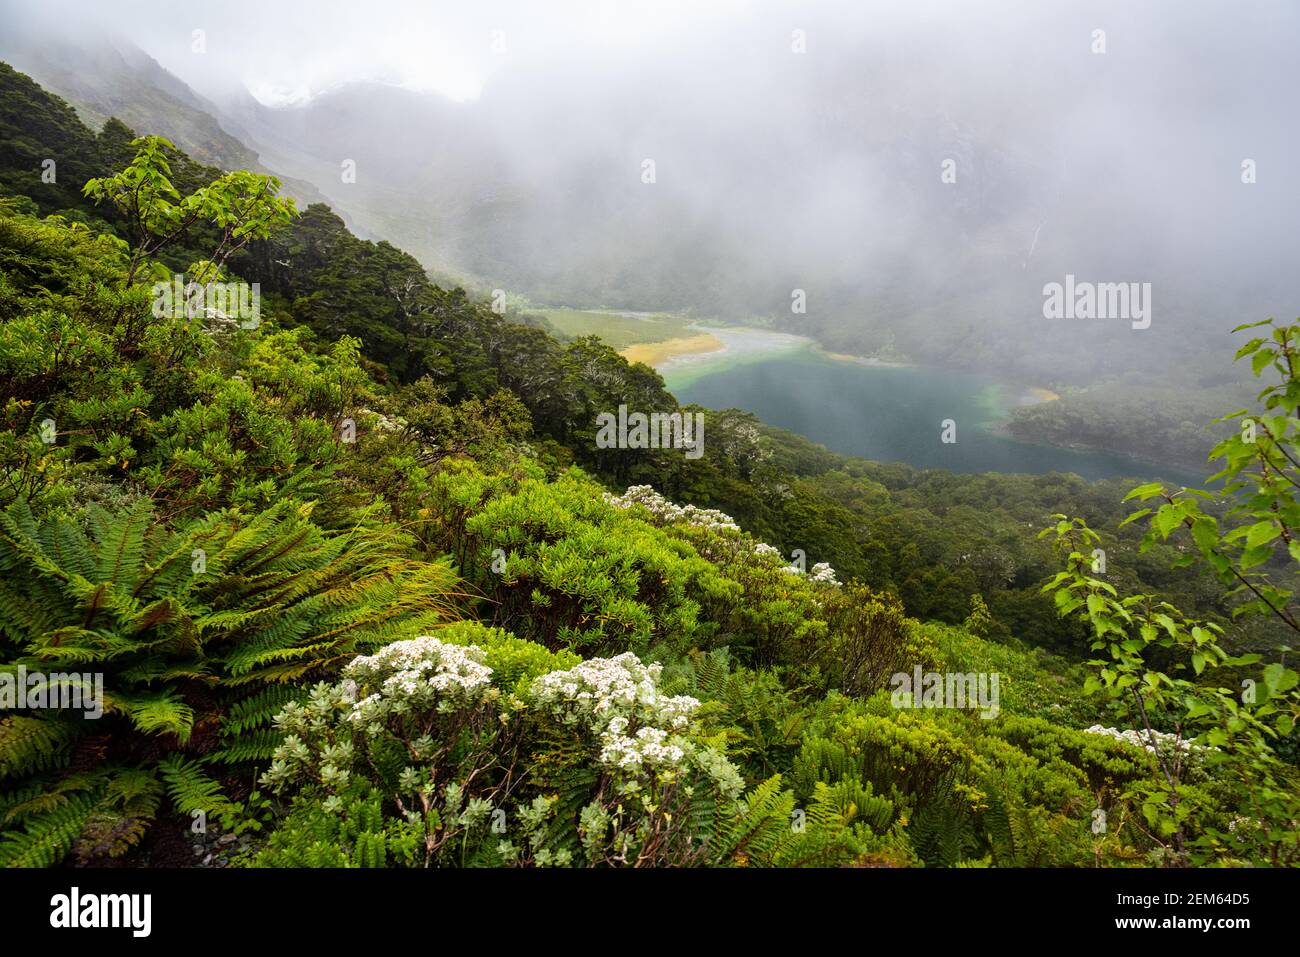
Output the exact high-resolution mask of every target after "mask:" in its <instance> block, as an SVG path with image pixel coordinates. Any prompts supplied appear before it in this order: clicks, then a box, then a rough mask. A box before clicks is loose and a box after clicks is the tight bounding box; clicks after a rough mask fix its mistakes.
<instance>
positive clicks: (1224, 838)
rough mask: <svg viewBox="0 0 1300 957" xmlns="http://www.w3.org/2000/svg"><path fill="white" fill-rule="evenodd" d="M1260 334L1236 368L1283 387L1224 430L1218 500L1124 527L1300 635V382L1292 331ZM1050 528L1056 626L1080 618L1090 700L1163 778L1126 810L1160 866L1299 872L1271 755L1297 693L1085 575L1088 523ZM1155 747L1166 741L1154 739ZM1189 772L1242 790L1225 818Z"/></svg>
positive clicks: (1291, 721) (1145, 512)
mask: <svg viewBox="0 0 1300 957" xmlns="http://www.w3.org/2000/svg"><path fill="white" fill-rule="evenodd" d="M1261 326H1267V327H1269V328H1271V329H1272V333H1271V335H1270V336H1269V337H1267V338H1265V337H1256V338H1254V339H1251V340H1250V341H1249V342H1247V343H1246V344H1245V345H1244V346H1242V348H1241V349H1240V350H1238V353H1237V357H1238V358H1245V357H1247V356H1250V357H1251V362H1252V369H1253V371H1254V373H1255V375H1256V376H1259V375H1260V374H1261V373H1263V372H1264V371H1265V370H1271V371H1273V372H1275V373H1277V374H1278V376H1279V378H1280V382H1278V383H1273V384H1270V385H1268V386H1266V387H1265V389H1264V390H1263V391H1262V392H1261V393H1260V395H1259V398H1260V400H1261V401H1262V402H1263V405H1264V410H1265V411H1264V412H1263V413H1260V414H1254V415H1252V414H1251V413H1249V412H1248V411H1246V410H1243V411H1241V412H1237V413H1234V414H1232V415H1230V416H1227V417H1226V419H1225V420H1240V424H1241V429H1240V434H1238V435H1234V436H1232V437H1230V438H1228V439H1225V440H1224V441H1223V442H1221V443H1219V445H1217V446H1216V447H1215V449H1214V452H1213V453H1212V458H1214V459H1218V460H1221V461H1222V463H1223V468H1222V469H1221V470H1220V471H1219V472H1218V473H1217V474H1216V475H1215V476H1212V477H1211V480H1212V481H1213V480H1223V482H1224V485H1223V486H1222V488H1220V489H1217V490H1215V491H1206V490H1204V489H1189V488H1182V489H1179V490H1176V491H1175V490H1170V489H1166V488H1165V487H1164V486H1162V485H1161V484H1159V483H1153V484H1150V485H1143V486H1140V487H1138V488H1135V489H1133V490H1132V491H1131V492H1130V493H1129V495H1128V496H1127V499H1126V500H1128V499H1137V500H1139V501H1143V502H1146V501H1152V502H1158V503H1160V504H1159V505H1158V506H1157V507H1154V508H1152V507H1146V508H1142V509H1140V510H1139V511H1137V512H1134V513H1133V514H1132V515H1130V516H1129V517H1128V518H1127V519H1125V523H1126V524H1127V523H1132V522H1143V523H1145V524H1146V526H1147V533H1146V535H1145V537H1144V539H1143V548H1144V549H1148V548H1151V547H1153V546H1154V545H1155V544H1156V543H1158V542H1163V541H1165V540H1167V539H1169V538H1170V537H1171V536H1173V535H1175V534H1180V535H1183V536H1186V538H1187V539H1189V540H1190V541H1189V545H1188V548H1187V554H1185V555H1184V556H1183V558H1180V559H1179V561H1178V563H1177V564H1179V565H1180V566H1183V565H1189V564H1192V563H1194V562H1196V561H1198V560H1200V561H1203V562H1205V563H1206V564H1207V565H1209V567H1210V568H1211V569H1212V570H1213V571H1214V573H1215V574H1216V575H1217V576H1218V577H1219V579H1220V581H1221V582H1222V583H1223V584H1224V585H1225V586H1227V587H1228V588H1229V591H1228V593H1227V597H1228V599H1229V600H1231V601H1233V602H1234V604H1235V608H1234V615H1236V616H1238V617H1243V616H1244V617H1249V616H1269V617H1272V618H1274V619H1276V620H1279V621H1281V622H1282V623H1283V624H1284V625H1286V627H1287V628H1288V629H1290V630H1292V631H1300V625H1298V624H1297V622H1296V620H1295V617H1294V615H1293V613H1292V610H1291V600H1292V594H1293V588H1292V587H1291V586H1290V584H1289V580H1291V579H1293V577H1294V575H1295V574H1296V567H1295V565H1294V563H1297V562H1300V547H1297V546H1294V545H1292V546H1288V547H1286V548H1284V547H1283V546H1286V545H1287V543H1288V542H1290V541H1291V538H1292V528H1293V527H1295V525H1296V523H1297V522H1300V503H1297V500H1296V498H1295V495H1294V490H1295V487H1296V479H1297V477H1300V467H1297V465H1296V459H1295V446H1296V430H1297V427H1298V426H1300V420H1297V419H1296V418H1295V413H1296V409H1297V406H1300V379H1297V373H1296V370H1295V367H1294V362H1293V358H1292V357H1293V353H1294V350H1295V344H1296V341H1297V337H1298V336H1300V327H1296V326H1286V327H1276V326H1274V325H1273V323H1272V321H1271V320H1267V321H1265V322H1261V323H1254V324H1252V325H1249V326H1241V327H1239V329H1247V328H1258V327H1261ZM1255 469H1258V471H1257V472H1256V471H1254V470H1255ZM1055 518H1056V524H1055V525H1054V526H1053V527H1051V528H1048V529H1045V530H1044V532H1043V535H1044V536H1051V537H1052V538H1053V539H1054V545H1055V547H1056V548H1057V550H1058V551H1059V552H1060V553H1061V555H1062V556H1063V557H1064V562H1065V570H1064V571H1062V572H1060V573H1058V574H1057V575H1056V576H1055V577H1054V578H1052V579H1051V580H1050V581H1049V582H1048V583H1047V585H1045V586H1044V591H1052V592H1054V593H1055V596H1054V597H1055V601H1056V604H1057V607H1058V609H1059V611H1060V614H1062V615H1069V614H1077V615H1078V616H1079V617H1080V618H1081V619H1082V620H1084V621H1086V622H1087V623H1088V625H1089V626H1090V631H1091V633H1092V639H1093V640H1092V643H1091V647H1092V650H1093V651H1094V652H1098V653H1099V654H1098V657H1097V658H1096V659H1094V660H1093V661H1092V662H1091V664H1092V665H1093V666H1094V668H1095V669H1096V676H1095V677H1092V678H1090V679H1089V680H1088V683H1087V688H1088V689H1089V690H1093V691H1096V692H1099V693H1101V694H1103V695H1105V696H1106V697H1108V698H1110V699H1111V700H1112V701H1116V702H1119V703H1121V704H1122V705H1123V706H1124V708H1125V711H1126V713H1127V714H1128V715H1129V716H1130V717H1131V719H1132V720H1133V722H1134V723H1135V724H1138V725H1139V727H1140V729H1141V732H1142V737H1143V740H1144V741H1146V742H1147V744H1148V746H1149V747H1150V748H1151V749H1152V751H1153V752H1154V754H1155V759H1156V763H1157V766H1158V769H1159V777H1158V778H1157V779H1156V780H1155V781H1154V782H1151V783H1149V784H1140V785H1138V786H1137V787H1136V788H1135V794H1136V795H1137V796H1138V797H1139V798H1140V800H1141V805H1142V811H1143V814H1144V816H1145V819H1146V823H1147V825H1148V826H1149V827H1150V829H1151V832H1152V835H1153V838H1154V839H1155V840H1156V842H1157V843H1158V844H1159V846H1160V848H1161V849H1162V851H1163V852H1164V855H1165V859H1166V860H1167V862H1168V863H1171V864H1175V865H1183V864H1187V863H1204V862H1207V861H1211V860H1217V859H1221V858H1224V857H1229V858H1235V857H1237V856H1238V855H1241V856H1243V857H1245V858H1246V859H1247V860H1250V861H1251V862H1252V863H1259V862H1267V863H1270V864H1279V863H1285V864H1289V863H1295V862H1297V861H1300V838H1298V837H1297V828H1296V823H1297V821H1300V801H1297V799H1296V787H1295V783H1296V774H1295V768H1294V767H1292V766H1290V765H1288V764H1287V763H1285V762H1284V761H1283V760H1281V758H1280V757H1279V745H1281V744H1283V743H1284V742H1285V741H1286V740H1287V739H1288V738H1291V737H1292V736H1293V735H1294V734H1295V730H1296V721H1297V717H1300V688H1298V687H1297V686H1298V685H1300V677H1298V676H1297V674H1296V672H1295V671H1294V670H1292V669H1290V668H1287V667H1285V666H1284V665H1283V664H1282V662H1281V661H1275V662H1272V663H1269V664H1266V665H1265V666H1264V667H1263V668H1262V670H1260V671H1255V670H1254V669H1253V666H1255V665H1257V664H1259V663H1260V662H1261V660H1262V657H1261V656H1260V655H1258V654H1245V655H1234V654H1232V653H1231V652H1230V651H1229V650H1228V649H1227V648H1226V639H1225V630H1224V628H1223V627H1222V626H1221V625H1219V624H1217V623H1216V622H1212V621H1204V620H1199V619H1197V618H1195V617H1192V616H1189V615H1186V614H1185V613H1184V612H1182V611H1181V610H1179V609H1178V608H1177V607H1175V606H1174V605H1172V604H1171V603H1169V602H1167V601H1161V600H1159V599H1158V598H1157V597H1156V596H1153V595H1149V594H1133V595H1128V596H1126V597H1123V598H1121V597H1119V592H1118V590H1117V589H1116V588H1115V586H1114V585H1112V584H1110V583H1109V582H1107V581H1105V580H1103V579H1101V578H1099V577H1097V574H1096V573H1095V572H1094V570H1093V562H1092V560H1091V555H1092V554H1093V546H1094V545H1096V544H1097V543H1098V541H1099V536H1098V535H1097V533H1096V532H1094V531H1093V530H1092V529H1091V528H1090V527H1089V526H1088V524H1087V523H1086V522H1084V521H1083V520H1081V519H1073V520H1071V519H1068V518H1066V516H1064V515H1057V516H1055ZM1225 526H1226V527H1225ZM1216 672H1220V673H1225V674H1227V675H1231V676H1232V677H1231V678H1230V679H1228V680H1229V681H1231V682H1232V683H1234V684H1236V683H1237V682H1240V685H1239V687H1238V688H1228V687H1222V686H1221V685H1219V684H1218V683H1216V682H1214V680H1213V679H1214V676H1215V673H1216ZM1247 676H1250V677H1247ZM1256 676H1257V677H1256ZM1243 679H1244V680H1243ZM1225 683H1226V682H1225ZM1162 731H1165V732H1168V733H1169V734H1171V735H1172V738H1169V739H1166V738H1162V737H1158V734H1159V732H1162ZM1282 753H1285V752H1282ZM1198 757H1199V759H1200V760H1201V761H1203V762H1204V763H1205V764H1207V765H1210V766H1213V767H1214V768H1215V769H1216V773H1217V775H1219V776H1220V777H1225V778H1231V779H1235V780H1238V781H1240V782H1242V783H1243V784H1244V783H1245V782H1247V781H1250V782H1251V784H1250V785H1249V786H1245V787H1243V788H1242V789H1241V791H1240V794H1239V796H1238V806H1237V807H1236V808H1235V809H1229V810H1231V811H1233V814H1230V815H1229V816H1228V817H1225V816H1224V814H1225V812H1224V811H1223V809H1221V808H1219V807H1217V806H1214V804H1213V802H1212V801H1211V800H1210V799H1209V796H1208V795H1203V794H1202V792H1200V791H1198V790H1197V789H1196V788H1191V787H1188V786H1187V780H1186V778H1187V775H1188V772H1189V769H1190V768H1191V767H1192V766H1193V764H1194V761H1193V758H1198Z"/></svg>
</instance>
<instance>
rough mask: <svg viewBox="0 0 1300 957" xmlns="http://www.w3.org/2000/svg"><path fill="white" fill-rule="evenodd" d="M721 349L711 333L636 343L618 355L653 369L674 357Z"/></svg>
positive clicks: (720, 341)
mask: <svg viewBox="0 0 1300 957" xmlns="http://www.w3.org/2000/svg"><path fill="white" fill-rule="evenodd" d="M723 347H724V344H723V342H722V340H721V339H719V338H718V337H717V336H715V335H713V334H712V333H711V332H702V333H700V334H699V335H697V336H679V337H678V338H676V339H665V340H664V341H662V342H638V343H636V344H635V345H631V346H628V347H627V348H626V349H624V350H623V351H622V352H620V353H619V355H621V356H622V357H623V358H624V359H626V360H627V361H628V362H644V363H645V364H646V365H648V366H650V367H652V368H653V367H656V366H659V365H662V364H663V363H665V362H667V361H668V360H669V359H672V358H675V357H676V356H683V355H697V354H701V353H706V352H717V351H718V350H720V349H722V348H723Z"/></svg>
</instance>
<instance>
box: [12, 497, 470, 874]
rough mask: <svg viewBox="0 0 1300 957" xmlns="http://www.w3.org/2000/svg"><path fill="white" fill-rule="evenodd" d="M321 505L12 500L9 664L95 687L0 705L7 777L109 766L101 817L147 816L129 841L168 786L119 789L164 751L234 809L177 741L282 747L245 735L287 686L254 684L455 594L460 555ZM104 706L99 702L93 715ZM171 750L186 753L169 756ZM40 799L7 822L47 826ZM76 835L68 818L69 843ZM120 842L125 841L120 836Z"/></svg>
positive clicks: (187, 805) (304, 668)
mask: <svg viewBox="0 0 1300 957" xmlns="http://www.w3.org/2000/svg"><path fill="white" fill-rule="evenodd" d="M310 511H311V509H310V507H307V506H301V507H291V506H289V505H287V504H285V505H281V506H278V507H277V508H275V509H272V510H269V511H267V512H263V513H261V514H258V515H256V516H252V517H245V516H242V515H240V514H239V513H237V512H214V513H212V514H210V515H208V516H207V517H206V518H204V519H201V520H198V521H194V522H191V523H189V524H187V525H186V526H184V527H182V528H181V529H178V530H175V531H172V530H169V529H167V528H166V527H165V526H163V525H160V524H159V523H158V522H157V519H156V516H155V515H154V514H153V512H152V511H151V509H150V508H149V507H148V506H147V505H138V506H136V507H134V508H132V509H131V510H129V511H127V512H126V513H125V514H120V515H117V516H113V515H110V514H109V513H108V512H106V511H105V510H104V509H102V508H100V507H98V506H92V507H91V508H89V509H87V510H86V512H85V513H84V514H83V515H81V516H79V519H80V521H78V520H74V519H73V518H70V517H61V516H54V517H50V518H47V519H45V520H43V521H38V520H37V519H36V518H35V517H34V516H33V514H32V512H31V510H30V509H29V508H28V507H27V506H26V505H23V504H21V503H20V504H17V505H14V506H11V507H10V508H9V509H8V510H6V511H5V512H4V513H0V572H2V573H3V578H2V580H0V609H3V622H0V655H2V657H3V660H4V662H5V664H4V665H3V666H0V670H2V671H3V672H5V673H6V674H7V675H10V676H13V677H14V678H15V680H16V677H17V675H18V674H19V669H20V668H23V669H26V671H27V672H28V673H41V674H45V675H49V676H50V680H51V683H53V682H54V681H55V678H56V677H57V676H60V675H66V676H68V677H66V678H64V679H62V682H63V683H64V684H68V683H71V682H73V681H74V680H76V681H78V682H79V683H81V684H82V685H83V686H85V688H86V692H87V697H86V699H84V701H83V699H80V698H77V699H72V698H61V699H60V700H61V701H62V702H67V701H71V702H73V703H74V704H77V703H81V704H82V705H83V706H81V707H80V708H79V710H69V709H68V707H67V705H66V703H65V704H64V707H62V708H58V707H54V708H44V709H40V710H35V711H32V712H31V713H30V714H10V715H7V716H6V717H4V718H3V719H0V777H2V779H3V784H4V787H5V788H6V789H10V788H16V789H20V790H21V789H23V788H25V787H28V786H29V785H30V784H32V783H35V782H43V783H44V784H45V785H46V786H50V787H54V788H55V790H56V792H57V791H58V788H59V787H60V786H63V785H65V784H66V783H67V782H68V781H75V780H79V779H80V778H81V777H82V776H83V774H82V771H81V770H80V769H82V768H84V767H87V766H90V765H88V763H87V762H91V763H92V764H94V765H103V766H105V767H107V768H111V769H113V770H112V771H111V773H110V772H108V771H105V772H104V773H105V774H110V777H109V778H107V779H106V781H107V783H106V784H104V785H103V788H101V789H99V790H96V791H95V792H94V793H96V794H97V795H99V797H98V801H97V803H96V811H95V814H96V827H97V828H99V827H101V826H108V825H106V824H103V821H102V818H103V816H104V815H105V814H108V815H111V814H114V813H116V814H118V817H119V818H120V819H121V820H130V821H132V822H136V823H134V824H132V825H131V830H129V835H130V838H131V842H132V843H133V842H134V840H135V839H138V837H139V836H140V834H141V833H142V832H143V827H144V822H146V821H147V820H149V819H152V817H153V816H154V812H155V811H156V809H157V802H156V801H154V802H151V803H143V804H142V803H141V800H140V799H138V798H139V796H138V795H136V796H135V797H134V798H133V799H132V800H130V801H128V800H126V798H125V797H123V796H122V795H121V794H119V793H118V791H119V790H120V789H121V787H122V786H123V785H122V781H123V780H124V776H125V777H126V779H130V780H135V778H134V777H131V776H132V775H137V776H138V774H140V773H144V772H148V771H149V769H152V768H154V767H158V768H162V769H163V771H164V777H165V778H166V780H167V782H168V785H169V787H170V790H169V795H170V797H171V798H172V801H173V804H174V806H175V807H176V808H177V809H179V810H182V811H186V812H188V811H189V810H193V809H198V808H200V807H202V808H206V809H207V810H208V811H209V812H212V813H217V812H218V811H219V810H220V809H221V808H222V807H226V808H227V810H226V812H225V813H226V816H229V815H230V814H231V813H233V812H231V811H229V808H228V804H229V802H225V801H224V799H218V798H217V797H216V796H215V795H216V794H217V791H216V788H217V785H216V784H215V783H213V782H207V783H203V782H200V783H199V784H196V783H195V782H196V781H197V778H196V777H195V772H194V768H193V764H192V762H185V761H182V760H180V759H179V757H178V755H179V754H183V753H189V754H193V755H196V756H197V755H204V754H208V752H212V751H213V745H214V744H215V743H216V742H215V741H214V738H213V731H216V730H217V729H218V728H219V733H220V735H221V749H220V750H218V751H216V752H215V753H212V754H208V757H209V758H214V759H216V758H219V759H221V760H225V761H227V762H230V761H240V760H249V759H252V758H256V757H265V756H267V755H266V753H265V752H266V750H267V742H266V740H265V736H263V737H262V739H261V740H260V742H259V743H258V746H255V747H254V746H250V743H249V741H248V738H249V736H250V735H253V734H257V733H258V732H260V731H261V730H262V729H264V728H266V725H267V719H268V718H269V715H270V710H271V708H272V706H273V705H274V704H281V705H282V704H283V701H284V699H277V698H276V697H275V696H273V695H268V693H267V692H261V693H260V694H256V693H255V694H254V695H253V696H252V697H247V695H248V691H247V690H246V689H250V688H257V687H259V686H265V685H266V684H268V683H280V682H288V681H294V680H298V679H300V678H303V677H311V676H314V675H322V674H329V673H331V672H332V671H333V670H334V669H335V668H336V667H337V666H338V665H339V664H340V663H341V662H342V661H343V660H345V659H348V658H350V657H352V656H353V655H355V654H356V653H357V651H359V650H364V649H368V648H372V647H375V646H377V645H379V644H382V643H383V642H385V641H387V640H390V639H391V638H392V636H393V635H395V634H397V633H398V632H399V631H401V630H402V629H406V628H411V627H421V626H427V625H429V624H433V623H435V622H438V621H440V620H441V619H443V618H444V616H445V615H446V614H447V612H448V610H449V609H448V591H449V590H450V589H451V587H452V581H453V578H452V576H451V574H450V572H449V570H448V569H447V568H446V566H441V565H431V564H427V563H413V562H409V561H406V560H405V559H404V558H403V557H402V552H401V549H400V542H395V541H394V540H393V539H392V538H391V536H382V537H381V536H376V535H374V534H373V533H367V532H356V533H353V534H344V533H339V534H333V535H330V534H326V533H324V532H323V531H321V530H320V529H319V528H317V527H316V526H314V525H313V524H312V523H311V521H310ZM83 523H84V524H83ZM92 674H93V675H94V676H95V677H94V679H93V681H92V680H91V678H90V675H92ZM78 676H85V677H84V678H79V677H78ZM92 688H93V689H94V692H95V696H98V692H99V689H101V688H102V698H100V699H99V700H98V701H94V700H93V699H92V696H91V694H90V692H91V689H92ZM241 699H242V700H241ZM51 703H53V701H51ZM232 705H233V706H234V707H235V709H236V710H234V711H233V712H232V714H231V715H230V717H229V718H228V719H226V720H225V721H223V711H224V709H225V708H226V707H227V706H232ZM99 708H102V717H99V715H97V714H94V713H93V712H94V711H95V710H97V709H99ZM168 749H171V750H174V752H175V753H174V754H173V756H172V758H168V759H166V760H161V759H160V752H164V753H165V750H168ZM241 749H242V750H241ZM115 789H117V790H115ZM150 793H152V792H150ZM115 800H116V801H117V802H118V805H120V806H118V805H114V804H113V803H112V802H113V801H115ZM105 802H108V803H107V805H106V804H105ZM114 807H118V809H117V810H116V811H114V810H113V808H114ZM128 812H129V813H128ZM29 813H30V814H32V815H37V816H39V815H40V814H42V813H46V811H45V809H43V808H39V807H30V808H27V807H26V806H19V809H17V810H16V809H12V808H11V809H10V811H9V812H8V820H7V821H6V823H5V827H6V831H8V829H9V827H10V826H12V825H14V824H17V823H24V824H25V825H28V826H38V827H41V828H43V825H39V822H33V821H28V820H27V815H28V814H29ZM137 827H138V831H137V830H136V828H137ZM57 833H59V834H63V833H64V831H62V830H60V831H58V832H57ZM77 839H78V836H77V835H76V834H71V837H70V838H69V840H68V841H67V842H65V844H64V845H63V848H64V850H65V851H66V850H67V849H68V848H69V847H70V846H71V845H72V843H73V842H74V841H76V840H77ZM126 839H127V838H126V837H122V838H121V840H126ZM87 840H89V838H87ZM92 843H94V842H92ZM42 846H45V845H42ZM108 846H109V848H110V853H111V852H112V850H113V849H115V848H117V847H118V846H119V845H118V844H117V843H113V842H110V844H109V845H108ZM15 853H18V852H17V851H15Z"/></svg>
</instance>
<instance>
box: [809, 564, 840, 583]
mask: <svg viewBox="0 0 1300 957" xmlns="http://www.w3.org/2000/svg"><path fill="white" fill-rule="evenodd" d="M808 578H809V579H810V580H812V581H815V582H824V583H825V584H827V585H838V584H839V583H840V582H839V579H838V578H836V577H835V569H833V568H831V566H830V563H829V562H818V563H817V564H816V565H814V566H813V567H812V571H811V572H809V573H808Z"/></svg>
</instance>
